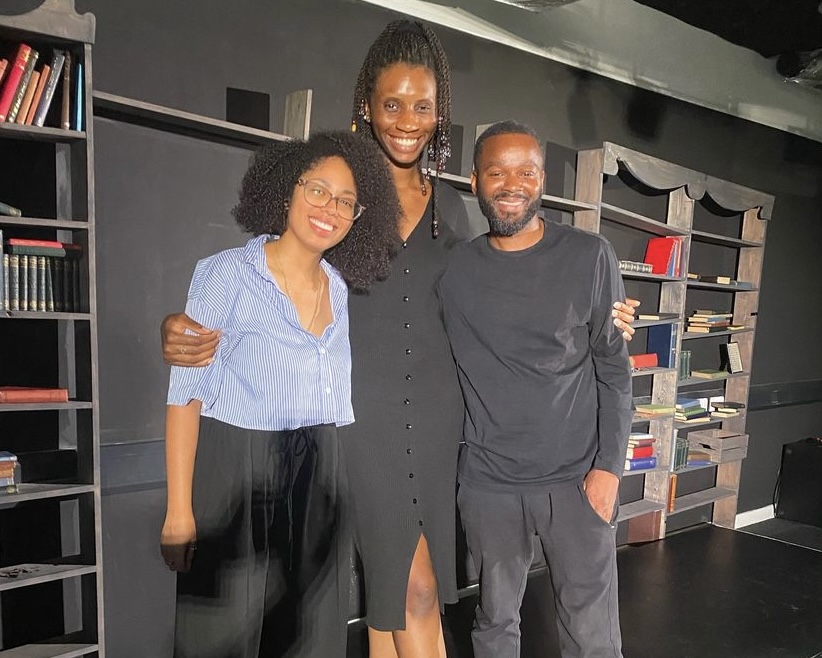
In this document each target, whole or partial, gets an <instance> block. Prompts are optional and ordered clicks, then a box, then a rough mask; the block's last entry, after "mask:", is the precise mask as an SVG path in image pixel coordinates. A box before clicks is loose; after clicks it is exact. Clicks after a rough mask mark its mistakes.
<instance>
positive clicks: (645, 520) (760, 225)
mask: <svg viewBox="0 0 822 658" xmlns="http://www.w3.org/2000/svg"><path fill="white" fill-rule="evenodd" d="M660 197H662V199H663V200H664V205H663V204H662V203H659V201H658V200H659V198H660ZM576 198H577V200H579V201H582V202H584V203H585V204H588V205H590V206H593V209H580V210H578V211H577V212H575V213H574V224H575V225H576V226H578V227H580V228H584V229H587V230H589V231H594V232H598V233H605V234H606V235H607V233H608V231H613V232H614V234H615V235H617V236H618V237H620V238H621V239H622V240H623V242H625V243H628V242H629V241H633V243H634V244H627V247H630V248H631V249H630V250H629V251H630V253H626V254H622V253H620V251H619V249H617V257H618V258H624V259H626V260H637V257H636V255H637V253H644V245H643V244H638V243H640V242H642V241H643V240H644V241H646V242H647V240H648V239H650V238H652V237H657V236H679V237H680V238H681V240H682V243H681V262H680V265H681V270H682V276H681V277H679V276H677V277H671V276H665V275H660V274H643V273H638V272H623V273H622V276H623V279H624V280H626V286H627V285H628V284H627V282H628V281H630V282H634V285H637V286H643V287H642V288H641V290H643V291H648V290H649V289H652V288H651V287H652V286H656V288H655V289H654V292H653V295H654V296H655V299H653V300H650V301H651V302H653V301H656V303H657V306H656V307H654V306H653V303H651V304H649V303H648V302H649V300H647V299H641V301H642V302H643V306H642V307H641V309H642V310H643V311H644V310H645V308H647V307H648V306H650V307H651V308H650V309H649V310H648V311H645V312H646V313H654V312H657V313H659V314H663V313H665V314H666V319H664V320H656V321H653V320H651V321H648V320H644V321H638V322H636V323H635V327H636V329H637V335H636V337H635V339H634V341H635V342H636V341H641V340H643V337H644V336H645V333H644V332H647V331H650V330H651V329H652V328H654V327H659V326H661V325H666V324H669V325H671V326H672V327H677V329H673V328H672V329H671V332H672V333H671V346H672V347H673V349H674V353H675V358H674V359H673V363H671V364H670V365H671V366H672V367H671V368H649V369H643V370H639V371H637V372H634V373H633V375H634V376H633V382H634V393H635V396H638V397H643V398H645V399H648V398H650V401H651V402H653V403H655V404H664V405H670V406H673V405H674V404H675V403H676V400H677V397H678V396H681V395H687V393H688V392H689V391H695V390H697V387H698V386H702V387H712V388H715V389H718V393H717V394H721V393H724V395H725V397H726V399H727V400H730V401H734V402H742V403H747V400H748V388H749V385H750V372H747V371H746V372H742V373H736V374H730V373H728V375H727V377H723V378H722V379H702V378H686V379H683V380H680V378H679V375H680V373H679V372H678V368H679V365H680V353H681V351H682V341H683V340H688V341H689V343H688V349H689V350H692V356H693V355H694V354H698V358H701V359H702V361H696V362H694V361H692V366H693V367H694V368H716V367H717V365H718V363H717V362H714V361H712V360H711V359H713V358H714V352H713V350H715V349H716V347H717V344H718V343H719V342H727V341H728V340H733V341H735V342H739V344H740V352H741V356H742V362H743V364H744V367H745V368H746V370H749V369H750V364H751V360H752V356H753V340H754V336H755V333H756V310H757V306H758V300H759V284H760V280H761V269H762V257H763V253H764V246H765V229H766V225H767V221H766V220H767V219H769V218H770V215H771V211H772V208H773V202H774V200H773V197H772V196H769V195H767V194H763V193H761V192H758V191H756V190H751V189H749V188H745V187H742V186H739V185H736V184H734V183H730V182H728V181H723V180H720V179H717V178H714V177H711V176H708V175H706V174H704V173H701V172H698V171H694V170H692V169H688V168H685V167H681V166H679V165H677V164H674V163H671V162H666V161H664V160H661V159H659V158H655V157H652V156H649V155H646V154H643V153H640V152H638V151H634V150H632V149H628V148H625V147H622V146H619V145H616V144H612V143H605V144H603V146H602V147H601V148H597V149H591V150H586V151H581V152H580V153H579V154H578V157H577V180H576ZM629 208H630V209H629ZM621 227H627V229H625V228H621ZM701 245H710V246H711V248H715V247H718V248H720V249H727V250H731V251H732V252H734V255H736V254H738V257H735V258H734V259H733V260H734V263H735V264H736V267H735V271H734V272H733V273H732V277H731V278H733V279H735V280H737V281H741V282H745V284H746V285H745V286H741V285H727V284H718V283H708V282H701V281H694V280H687V279H686V278H685V275H686V273H687V272H690V271H693V270H691V269H690V267H689V266H690V265H692V263H693V260H692V257H693V256H694V253H695V251H694V250H699V249H702V248H703V247H701ZM623 246H626V245H623ZM615 248H616V245H615ZM710 255H711V254H710V253H708V254H707V256H705V259H706V260H707V257H708V256H710ZM720 265H721V264H716V266H717V267H718V268H719V267H720ZM717 271H720V270H719V269H717ZM646 294H649V295H650V294H651V293H647V292H646ZM698 295H719V299H720V300H722V302H716V303H717V304H720V303H722V304H723V308H721V309H719V310H721V311H722V312H729V311H731V310H732V312H733V319H732V323H733V324H735V325H744V327H745V328H744V329H741V330H736V331H718V332H714V333H709V334H703V333H697V332H687V325H686V319H687V315H688V314H689V313H690V311H691V310H693V309H694V308H712V307H710V306H705V303H706V302H705V301H704V299H705V298H704V297H698ZM692 297H693V299H692ZM709 299H713V298H709ZM729 300H730V301H729ZM702 338H718V340H717V341H707V340H705V341H703V340H697V339H702ZM639 351H640V352H641V351H643V350H642V349H641V348H640V349H639ZM639 387H643V388H642V390H641V391H640V392H638V390H637V389H638V388H639ZM745 417H746V414H745V413H744V412H743V413H741V414H739V415H738V416H734V417H731V418H725V419H720V418H705V419H704V420H701V421H698V422H692V423H685V422H678V421H675V420H674V418H673V414H671V415H670V416H664V417H657V418H643V417H640V416H635V417H634V420H633V424H632V426H633V427H634V428H636V427H637V426H640V427H641V426H643V424H644V423H647V424H648V431H649V432H651V433H653V434H654V435H655V436H656V438H657V459H658V461H659V462H661V464H660V466H663V465H664V467H662V468H659V467H658V468H657V469H653V470H649V471H637V472H633V471H631V472H626V474H625V476H626V477H628V476H629V475H630V476H633V475H634V474H635V473H636V474H637V475H639V474H643V475H644V481H643V496H642V498H641V499H640V500H638V501H634V502H631V503H627V504H625V505H622V506H621V507H620V513H619V521H620V522H623V521H624V522H628V532H627V536H628V538H629V539H628V541H648V540H653V539H659V538H661V537H664V536H665V533H666V531H667V520H668V519H669V517H671V516H673V515H676V514H678V513H681V512H683V511H686V510H694V509H698V508H705V509H707V510H708V513H709V515H710V518H711V520H712V521H713V522H714V523H716V524H718V525H723V526H727V527H733V522H734V517H735V515H736V501H737V494H738V491H739V476H740V473H741V466H740V465H741V462H731V463H728V464H713V465H711V466H709V467H706V468H707V469H710V468H713V469H714V471H715V477H714V483H713V485H712V486H709V487H707V488H702V489H700V490H698V491H695V492H693V493H688V494H687V495H682V496H680V497H677V498H675V499H674V503H673V508H672V510H671V511H667V509H668V505H667V496H668V492H669V491H670V487H671V484H672V480H673V479H674V478H688V477H690V476H691V475H692V474H694V475H695V474H696V473H698V472H701V473H702V474H703V475H704V474H705V473H708V474H710V471H707V470H706V468H686V469H683V470H679V471H677V473H673V447H674V443H675V438H676V436H677V434H682V435H686V434H687V432H689V431H690V430H692V429H696V428H705V427H710V426H715V427H722V428H723V429H728V430H733V431H735V432H739V433H744V430H745ZM694 484H697V485H698V484H699V483H698V482H697V483H694Z"/></svg>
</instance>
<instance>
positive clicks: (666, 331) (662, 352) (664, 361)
mask: <svg viewBox="0 0 822 658" xmlns="http://www.w3.org/2000/svg"><path fill="white" fill-rule="evenodd" d="M677 326H678V325H675V324H656V325H653V326H651V327H648V352H649V353H650V352H655V353H656V356H657V363H658V364H659V367H660V368H673V367H674V364H675V363H676V337H677V333H676V332H677Z"/></svg>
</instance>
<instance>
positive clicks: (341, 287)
mask: <svg viewBox="0 0 822 658" xmlns="http://www.w3.org/2000/svg"><path fill="white" fill-rule="evenodd" d="M269 239H271V237H270V236H267V235H261V236H258V237H256V238H253V239H251V240H249V241H248V243H247V244H246V246H245V247H238V248H236V249H228V250H226V251H221V252H220V253H218V254H215V255H213V256H209V257H208V258H204V259H203V260H201V261H199V262H198V263H197V267H196V268H195V270H194V276H193V277H192V279H191V287H190V288H189V291H188V302H187V304H186V313H187V314H188V315H189V316H190V317H191V318H193V319H194V320H196V321H197V322H199V323H200V324H202V325H204V326H206V327H210V328H213V329H220V330H221V331H222V337H221V338H220V342H219V345H218V347H217V353H216V355H215V357H214V362H213V363H212V364H211V365H209V366H206V367H205V368H181V367H172V368H171V377H170V381H169V387H168V400H167V402H168V404H170V405H186V404H188V403H189V402H190V401H191V400H200V401H201V402H202V412H201V415H203V416H207V417H209V418H216V419H218V420H221V421H223V422H225V423H229V424H231V425H235V426H238V427H243V428H246V429H257V430H287V429H295V428H297V427H305V426H309V425H319V424H323V423H333V424H335V425H347V424H348V423H352V422H354V412H353V410H352V407H351V347H350V345H349V342H348V289H347V287H346V285H345V282H344V281H343V279H342V277H341V276H340V274H339V272H337V271H336V270H335V269H334V268H333V267H332V266H331V265H329V264H328V263H326V262H325V261H322V263H321V264H322V267H323V269H324V270H325V273H326V274H327V275H328V282H329V285H328V289H329V292H330V294H331V310H332V312H333V320H332V322H331V324H329V325H328V327H326V329H325V331H324V332H323V335H322V336H321V337H320V338H317V337H316V336H314V335H313V334H311V333H309V332H307V331H305V330H304V329H303V328H302V326H301V325H300V320H299V317H298V316H297V311H296V308H295V307H294V304H293V303H292V302H291V300H290V299H289V298H288V296H287V295H286V294H285V293H284V292H283V291H282V290H280V288H279V286H278V285H277V282H276V280H275V279H274V277H273V276H272V275H271V273H270V272H269V270H268V266H267V264H266V258H265V250H264V245H265V243H266V242H267V241H268V240H269Z"/></svg>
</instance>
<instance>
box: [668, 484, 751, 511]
mask: <svg viewBox="0 0 822 658" xmlns="http://www.w3.org/2000/svg"><path fill="white" fill-rule="evenodd" d="M733 496H736V490H735V489H730V488H727V487H712V488H711V489H703V490H702V491H697V492H695V493H692V494H687V495H685V496H680V497H679V498H676V499H675V501H674V509H673V511H672V512H668V514H678V513H679V512H684V511H686V510H689V509H694V508H696V507H702V506H703V505H710V504H711V503H715V502H717V501H720V500H722V499H724V498H731V497H733Z"/></svg>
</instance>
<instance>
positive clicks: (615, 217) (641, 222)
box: [600, 203, 688, 235]
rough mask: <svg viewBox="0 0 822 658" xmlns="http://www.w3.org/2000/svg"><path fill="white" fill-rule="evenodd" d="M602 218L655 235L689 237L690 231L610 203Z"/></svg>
mask: <svg viewBox="0 0 822 658" xmlns="http://www.w3.org/2000/svg"><path fill="white" fill-rule="evenodd" d="M600 212H601V216H602V217H603V218H604V219H609V220H611V221H613V222H617V223H619V224H622V225H623V226H628V227H630V228H635V229H639V230H640V231H645V232H646V233H653V234H655V235H687V234H688V231H687V230H684V229H681V228H679V227H677V226H672V225H670V224H666V223H664V222H659V221H657V220H655V219H651V218H650V217H645V216H643V215H639V214H637V213H635V212H631V211H630V210H624V209H622V208H618V207H617V206H613V205H611V204H610V203H603V204H602V210H601V211H600Z"/></svg>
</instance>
